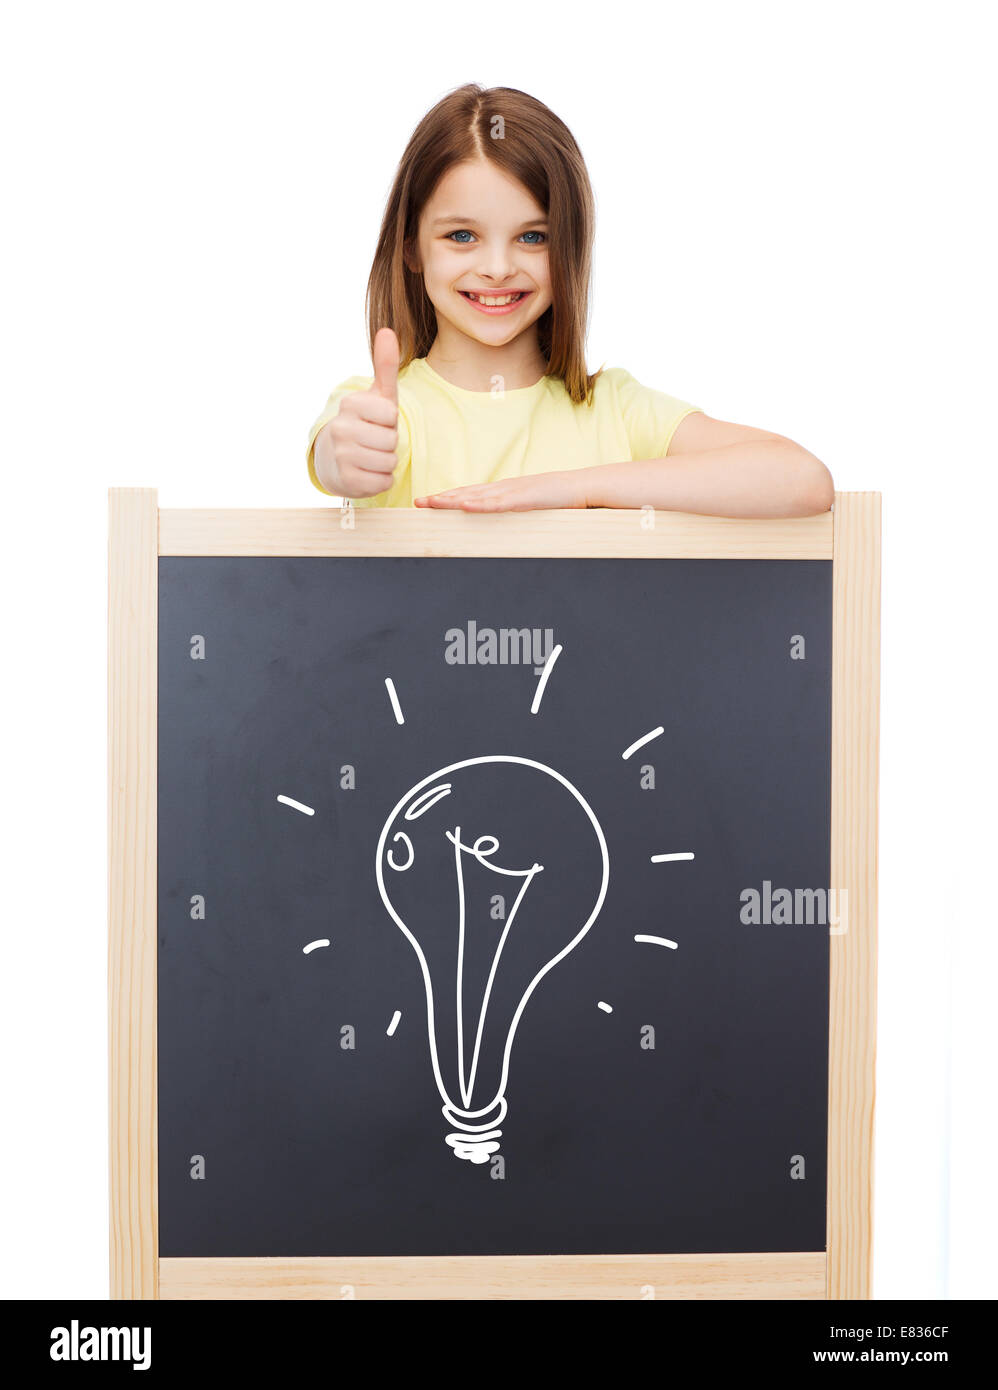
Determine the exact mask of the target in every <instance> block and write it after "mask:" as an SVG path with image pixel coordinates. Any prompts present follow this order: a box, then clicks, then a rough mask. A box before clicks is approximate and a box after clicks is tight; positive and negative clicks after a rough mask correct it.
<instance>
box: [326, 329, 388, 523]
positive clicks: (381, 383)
mask: <svg viewBox="0 0 998 1390" xmlns="http://www.w3.org/2000/svg"><path fill="white" fill-rule="evenodd" d="M372 355H373V358H374V382H373V384H372V385H371V386H370V387H368V389H367V390H366V391H354V392H353V393H352V394H350V395H349V396H344V397H343V399H342V401H340V408H339V411H338V412H337V414H336V415H334V416H333V418H332V419H331V420H330V421H329V423H328V425H326V426H324V428H323V429H322V430H320V431H319V435H318V437H317V439H316V465H317V467H318V465H319V460H320V452H319V451H320V440H323V436H325V440H324V442H323V444H322V455H323V459H322V468H323V471H324V472H325V473H326V474H327V476H328V477H329V478H330V480H331V483H332V484H333V485H332V486H330V491H332V492H337V493H339V495H340V496H341V497H373V496H375V495H376V494H377V493H379V492H387V491H388V489H389V488H390V487H391V485H392V482H393V477H392V474H393V471H394V469H395V466H396V464H397V463H398V459H397V457H396V454H395V449H396V447H397V445H398V416H399V405H398V373H399V358H400V350H399V340H398V338H397V337H396V336H395V333H394V331H393V330H392V329H391V328H379V329H378V331H377V333H376V334H375V336H374V348H373V354H372Z"/></svg>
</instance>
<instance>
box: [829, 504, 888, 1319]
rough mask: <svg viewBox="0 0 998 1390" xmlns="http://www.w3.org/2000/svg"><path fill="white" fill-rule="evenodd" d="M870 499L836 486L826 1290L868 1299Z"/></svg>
mask: <svg viewBox="0 0 998 1390" xmlns="http://www.w3.org/2000/svg"><path fill="white" fill-rule="evenodd" d="M879 750H880V494H879V493H878V492H865V493H837V494H836V497H835V557H834V565H833V617H832V806H831V814H832V843H831V866H830V872H831V885H830V886H831V887H833V888H835V889H837V890H838V891H839V892H841V890H842V889H845V890H846V892H847V893H848V899H847V910H848V929H847V931H846V932H845V933H843V934H842V935H835V936H830V938H829V954H830V961H829V1048H828V1051H829V1058H828V1232H827V1245H828V1297H829V1298H835V1299H840V1298H844V1299H862V1298H869V1297H870V1281H871V1273H872V1255H873V1240H872V1223H873V1125H874V1100H875V1080H876V1078H875V1070H876V1029H877V829H878V826H877V821H878V806H879V795H878V789H879Z"/></svg>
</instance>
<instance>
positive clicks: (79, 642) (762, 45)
mask: <svg viewBox="0 0 998 1390" xmlns="http://www.w3.org/2000/svg"><path fill="white" fill-rule="evenodd" d="M364 13H365V7H364V6H360V5H352V6H349V7H343V8H342V9H341V8H339V7H337V6H336V5H334V4H329V3H327V4H294V3H283V4H281V5H277V4H268V5H260V4H248V3H242V4H238V5H234V4H233V5H229V4H219V3H204V0H202V2H201V3H198V4H196V5H193V4H188V3H177V0H173V3H170V4H163V3H156V4H149V3H146V4H137V3H131V4H108V3H101V2H100V0H91V3H89V4H87V5H71V4H51V3H49V4H46V3H35V4H32V5H30V6H28V5H21V6H16V7H15V6H8V7H6V8H5V11H4V20H3V33H2V36H0V118H2V127H3V131H4V137H3V142H2V143H3V149H2V155H0V158H2V161H3V167H2V188H3V195H4V203H5V211H4V214H3V219H2V232H0V235H2V236H3V240H4V243H5V244H4V250H3V270H4V289H3V298H2V307H0V316H2V320H3V325H2V334H3V339H2V372H3V378H2V380H3V411H2V421H0V430H2V457H3V465H4V467H3V481H4V501H5V504H6V526H5V527H4V532H5V536H6V540H5V544H4V547H3V562H4V594H5V597H6V599H7V602H8V608H7V612H8V617H7V621H6V632H7V639H6V649H7V663H6V667H7V674H6V678H5V681H4V687H3V688H4V694H5V695H6V708H5V711H4V720H5V731H6V739H5V743H6V750H5V757H4V768H5V774H6V776H5V783H6V787H5V797H4V800H5V807H6V823H7V825H8V831H7V834H6V836H5V847H6V848H7V849H8V852H9V854H10V858H9V860H8V863H7V868H6V874H5V892H4V899H5V907H6V912H5V922H4V926H3V956H2V960H0V1057H2V1058H3V1074H2V1094H3V1119H4V1122H5V1123H4V1125H3V1142H2V1143H0V1164H2V1169H0V1203H2V1231H3V1251H4V1258H3V1260H2V1261H0V1281H2V1282H0V1293H2V1294H4V1295H6V1296H8V1297H15V1298H16V1297H42V1296H54V1297H63V1298H101V1297H105V1296H106V1291H107V1243H108V1236H107V1229H108V1211H107V1135H106V1128H107V1094H106V1077H107V1052H106V1045H107V1023H106V861H105V847H106V762H105V758H106V743H105V737H106V726H105V720H106V703H105V700H106V685H105V682H106V645H105V641H106V638H105V622H106V588H105V585H106V546H107V489H108V488H109V487H110V486H122V485H130V486H144V487H155V488H158V489H159V500H160V504H161V505H162V506H167V507H177V506H213V505H218V506H228V507H239V506H270V507H303V506H305V507H311V506H320V507H321V506H323V505H326V504H325V503H324V500H323V498H322V496H321V495H320V494H319V493H318V492H317V491H316V490H315V489H314V488H313V487H312V486H311V484H310V483H309V482H308V480H307V477H306V471H305V457H304V449H305V442H306V436H307V432H308V427H309V425H310V424H311V422H312V420H313V419H314V418H315V416H316V415H317V414H318V412H319V410H320V409H321V407H322V405H323V404H324V402H325V398H326V395H327V393H328V391H329V390H330V389H331V387H332V386H333V385H334V384H335V383H337V382H338V381H340V380H341V379H342V378H344V377H345V376H348V375H350V374H352V373H361V372H366V371H368V370H369V366H368V359H367V352H366V344H365V336H364V321H363V292H364V285H365V283H366V277H367V273H368V270H369V267H370V261H371V256H372V254H373V250H374V243H375V236H376V232H377V229H378V226H379V223H380V218H381V213H382V208H383V203H384V199H385V196H386V194H387V192H388V189H389V186H390V182H391V179H392V176H393V172H394V169H395V165H396V162H397V160H398V158H399V156H400V154H401V152H402V149H403V147H404V144H405V141H406V139H407V138H408V136H409V134H410V132H411V130H412V128H413V126H414V125H415V123H416V122H417V120H418V119H419V118H420V116H421V115H422V114H423V113H424V111H425V110H426V109H428V108H429V107H430V106H431V105H432V104H433V103H434V102H435V101H437V100H438V99H439V98H440V97H441V96H442V95H443V94H444V93H445V92H447V91H449V90H450V89H452V88H453V87H456V86H458V85H460V84H461V83H463V82H466V81H476V82H480V83H482V84H483V85H506V86H513V87H519V88H522V89H524V90H526V91H529V92H530V93H532V94H533V95H535V96H537V97H539V98H540V99H541V100H543V101H545V102H546V103H547V104H548V105H549V106H551V107H552V108H553V109H554V110H555V111H556V112H557V113H558V114H559V115H560V116H561V117H562V118H563V119H564V120H565V121H566V122H567V123H568V125H569V126H570V127H571V129H572V130H573V132H574V133H575V135H576V138H577V139H578V141H579V143H580V145H581V148H582V151H583V154H584V156H585V158H586V160H587V163H588V167H589V170H590V175H591V178H592V182H593V185H594V188H595V191H596V197H597V203H598V233H597V247H596V271H595V289H594V308H593V318H592V332H591V336H590V342H589V364H590V368H591V369H592V368H593V367H595V366H597V365H599V364H600V363H602V362H606V363H607V364H608V365H619V366H624V367H626V368H627V369H628V370H629V371H631V372H632V373H633V374H634V375H635V376H636V377H637V378H638V379H639V380H640V381H643V382H645V383H646V384H648V385H651V386H654V387H657V388H659V389H661V390H665V391H668V392H670V393H672V394H674V395H677V396H680V397H683V398H685V399H687V400H690V401H693V402H695V403H696V404H698V405H700V406H702V407H703V408H704V409H705V410H707V411H708V413H710V414H713V415H716V416H719V417H721V418H723V419H730V420H736V421H740V422H743V423H747V424H752V425H757V426H760V427H765V428H769V429H773V430H776V431H777V432H779V433H782V434H786V435H789V436H790V437H791V438H794V439H797V440H799V441H800V442H801V443H802V444H804V445H805V446H806V447H807V448H809V449H811V450H812V451H813V452H815V453H816V454H817V455H818V456H819V457H820V458H821V459H823V460H824V461H825V462H826V463H827V464H828V466H829V468H830V469H831V471H832V474H833V476H834V478H835V482H836V486H837V487H838V488H839V489H861V490H864V489H868V490H879V491H881V492H882V493H883V504H884V532H883V543H884V553H883V560H884V582H883V707H882V708H883V734H882V768H881V776H882V793H881V840H880V845H881V853H880V884H881V889H880V989H879V1051H878V1090H877V1128H876V1182H875V1241H876V1246H875V1249H876V1256H875V1285H874V1292H875V1295H876V1296H877V1297H881V1298H884V1297H902V1298H907V1297H930V1298H946V1297H951V1298H967V1297H985V1296H987V1297H995V1296H996V1294H998V1285H996V1276H995V1265H994V1258H993V1246H994V1241H995V1237H996V1234H998V1232H996V1221H995V1215H996V1197H995V1186H996V1184H995V1178H994V1151H995V1137H996V1136H995V1122H994V1106H995V1099H994V1097H995V1084H994V1075H995V1070H994V1069H995V1045H994V1032H993V1019H994V1015H995V992H996V984H998V973H996V964H998V951H996V945H995V936H996V932H995V927H996V913H995V904H994V890H993V884H992V882H991V880H990V871H991V869H992V867H993V864H994V830H995V819H994V814H993V808H994V799H995V786H996V783H995V765H994V761H993V752H994V746H993V736H992V728H993V723H994V707H995V699H994V693H993V689H992V684H991V682H992V672H993V670H994V664H995V663H994V626H995V625H994V618H993V612H992V600H993V598H994V592H995V586H994V576H995V566H996V558H995V555H994V550H995V546H994V535H993V533H994V526H995V512H994V503H995V488H994V481H993V480H994V471H995V467H996V449H995V439H994V400H995V397H994V378H995V367H996V361H995V352H994V340H995V310H996V307H998V305H996V298H998V297H996V294H995V270H994V265H995V246H996V244H998V226H996V217H995V210H994V208H995V204H994V196H995V195H994V165H993V158H994V148H995V134H996V122H995V117H996V109H995V101H994V97H993V91H994V75H993V54H994V41H993V39H994V36H993V33H992V25H993V17H994V12H993V10H992V9H991V7H989V6H987V5H984V4H971V3H953V2H952V0H951V2H950V3H947V4H945V5H944V4H941V3H933V4H925V3H884V0H872V3H871V0H865V2H864V3H860V4H857V3H854V2H853V0H850V2H849V3H844V0H835V2H834V3H829V2H826V3H809V4H800V3H760V0H753V3H752V4H742V3H710V2H709V0H708V3H704V0H696V3H683V4H677V3H671V0H665V3H660V4H655V5H647V6H645V5H639V4H635V3H633V0H621V2H620V3H616V4H613V5H598V6H597V5H592V6H589V7H586V6H584V5H574V6H571V7H567V8H566V7H565V6H550V7H545V6H539V5H533V6H528V7H519V6H509V7H507V6H487V7H472V8H470V9H469V8H467V7H464V8H462V7H457V8H448V9H441V8H440V7H439V6H436V5H428V6H425V7H424V6H421V5H419V4H408V5H395V4H386V3H382V4H380V5H377V6H374V7H371V8H369V9H367V10H366V14H367V17H366V18H359V17H358V16H359V15H364ZM490 55H492V56H490ZM986 871H988V877H987V878H986V876H985V875H986ZM792 1045H793V1040H792V1039H788V1046H792Z"/></svg>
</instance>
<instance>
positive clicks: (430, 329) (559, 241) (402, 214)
mask: <svg viewBox="0 0 998 1390" xmlns="http://www.w3.org/2000/svg"><path fill="white" fill-rule="evenodd" d="M482 158H484V159H489V160H491V161H492V163H493V164H495V165H496V166H497V167H498V168H500V169H501V170H502V171H503V173H505V174H506V175H507V176H508V177H511V178H514V179H517V180H519V182H520V183H522V184H523V186H524V187H525V188H526V189H527V190H528V191H529V192H530V193H531V194H532V196H533V197H534V198H535V199H536V201H537V202H538V203H539V204H540V206H541V207H543V208H544V210H545V212H546V214H547V218H548V229H549V232H548V236H549V245H550V248H551V249H550V258H549V265H550V270H551V291H552V302H551V304H550V305H549V307H548V308H547V309H545V311H544V313H543V314H542V315H541V316H540V318H539V319H538V320H537V325H536V326H537V342H538V346H539V347H540V350H541V352H542V354H543V356H544V358H545V360H546V361H547V364H548V365H547V375H548V376H555V377H560V378H561V380H562V381H563V382H564V383H565V388H566V390H567V391H568V394H569V396H570V397H571V399H572V400H573V401H574V402H575V403H576V404H577V405H581V404H582V402H583V401H588V402H589V403H590V404H591V403H592V388H593V384H594V382H595V381H596V378H597V377H598V376H599V375H600V372H595V373H593V374H592V375H590V374H589V373H588V372H587V371H586V359H585V340H586V331H587V329H588V326H589V292H590V282H591V276H592V245H593V232H594V228H595V222H596V217H595V205H594V201H593V192H592V188H591V186H590V183H589V175H588V173H587V172H586V166H585V162H584V160H583V158H582V154H581V152H580V150H579V147H578V145H577V144H576V143H575V139H574V137H573V135H572V132H571V131H570V130H569V129H568V127H567V126H566V125H565V124H564V122H563V121H560V120H559V119H558V117H557V116H556V115H555V114H554V112H553V111H551V110H549V109H548V107H546V106H545V105H544V103H543V102H540V101H538V100H537V99H536V98H535V97H532V96H528V95H527V93H526V92H520V91H517V89H516V88H515V87H489V88H485V87H479V86H477V85H476V84H475V83H471V82H470V83H468V84H467V85H466V86H464V87H458V88H456V89H455V90H454V91H452V92H449V93H448V94H447V96H445V97H444V98H443V99H442V100H441V101H439V102H437V104H436V106H434V107H433V108H432V110H430V111H428V112H427V113H426V115H425V116H424V117H423V119H422V120H421V121H420V122H419V125H418V126H417V127H416V129H415V130H414V131H413V133H412V135H411V137H410V139H409V143H408V145H407V146H406V148H405V153H404V154H403V156H402V158H401V160H400V161H399V167H398V172H397V173H396V175H395V181H394V183H393V184H392V190H391V193H390V194H389V195H388V202H387V204H386V206H385V215H384V218H383V219H382V223H381V232H380V234H379V236H378V246H377V250H376V251H375V253H374V264H373V265H372V266H371V274H370V277H369V278H368V282H367V299H366V305H367V332H368V346H369V347H373V345H374V335H375V334H376V333H377V331H378V329H379V328H392V329H394V330H395V333H396V334H397V336H398V339H399V347H400V349H401V357H400V361H399V367H400V369H401V368H402V367H405V366H407V365H408V363H409V362H411V361H412V359H413V358H414V357H425V356H426V354H427V353H428V352H429V350H430V347H431V346H432V344H433V339H434V337H435V336H436V331H437V325H436V317H435V313H434V309H433V305H432V303H431V302H430V298H429V295H428V294H427V293H426V289H425V286H424V284H423V276H422V274H421V273H420V272H419V271H413V270H410V269H409V268H408V266H407V265H406V264H405V258H404V249H405V246H406V243H407V242H408V243H409V245H410V246H415V243H416V237H417V233H418V230H419V217H420V214H421V212H422V210H423V208H424V207H425V205H426V203H427V201H428V200H429V198H430V196H431V195H432V193H433V190H434V188H435V187H436V185H437V183H438V182H439V180H440V179H441V177H442V176H443V175H444V174H445V173H446V172H447V170H448V169H449V168H450V167H451V166H452V165H454V164H459V163H462V162H464V161H465V160H472V159H482ZM600 371H602V368H601V369H600Z"/></svg>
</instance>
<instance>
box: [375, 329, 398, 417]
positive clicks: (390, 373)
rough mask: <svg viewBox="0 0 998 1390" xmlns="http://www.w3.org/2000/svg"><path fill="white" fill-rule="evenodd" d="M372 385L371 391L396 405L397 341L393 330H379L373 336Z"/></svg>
mask: <svg viewBox="0 0 998 1390" xmlns="http://www.w3.org/2000/svg"><path fill="white" fill-rule="evenodd" d="M371 355H372V357H373V359H374V385H373V386H372V388H371V389H372V390H373V391H377V393H378V395H379V396H384V398H385V400H387V401H394V402H395V404H396V405H398V398H399V395H398V375H399V357H400V355H401V353H400V350H399V340H398V338H396V336H395V331H394V329H391V328H379V329H378V331H377V333H375V335H374V349H373V352H372V354H371Z"/></svg>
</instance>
